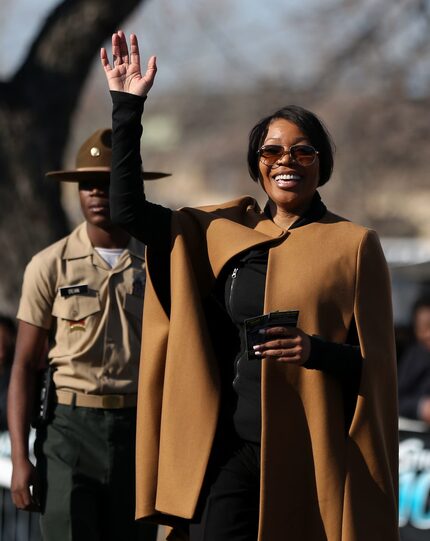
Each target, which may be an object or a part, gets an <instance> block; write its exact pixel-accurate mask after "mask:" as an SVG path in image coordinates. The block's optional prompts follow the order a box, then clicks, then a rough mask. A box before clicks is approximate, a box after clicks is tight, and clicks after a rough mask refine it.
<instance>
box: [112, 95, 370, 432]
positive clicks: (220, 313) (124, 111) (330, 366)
mask: <svg viewBox="0 0 430 541" xmlns="http://www.w3.org/2000/svg"><path fill="white" fill-rule="evenodd" d="M111 95H112V100H113V124H112V174H111V185H110V208H111V215H112V220H113V221H114V222H115V223H118V224H119V225H121V226H122V227H123V228H125V229H126V230H127V231H128V232H129V233H130V234H131V235H133V236H135V237H136V238H138V239H139V240H141V241H142V242H144V243H145V244H146V245H147V246H148V247H149V249H151V250H156V251H157V252H158V253H161V254H164V255H167V254H168V253H169V251H170V244H171V232H170V226H171V210H170V209H168V208H165V207H163V206H160V205H155V204H153V203H150V202H149V201H147V200H146V198H145V194H144V191H143V182H142V177H141V157H140V136H141V133H142V127H141V115H142V112H143V104H144V101H145V100H144V99H142V98H140V97H139V96H134V95H131V94H127V93H122V92H111ZM325 211H326V208H325V206H324V204H323V203H322V202H321V200H320V197H319V194H318V193H317V194H315V197H314V200H313V202H312V205H311V207H310V209H309V210H308V212H307V213H306V214H305V215H304V216H302V217H301V218H299V219H298V220H297V221H296V222H295V223H294V224H293V225H292V226H291V228H296V227H301V226H303V225H305V224H308V223H311V222H313V221H317V220H319V219H320V218H321V217H322V216H323V215H324V213H325ZM265 212H266V213H267V212H268V208H267V207H266V209H265ZM155 224H156V225H155ZM267 261H268V248H266V249H258V250H249V251H248V252H246V253H242V254H240V255H239V256H237V257H235V258H233V260H231V261H230V262H229V263H228V264H227V265H226V267H225V268H224V269H223V271H222V272H221V273H220V275H219V277H218V280H217V284H216V287H215V290H214V294H213V296H212V299H211V300H209V302H207V303H206V304H207V306H206V314H207V318H208V324H209V327H210V331H211V329H212V331H213V332H212V333H211V334H212V336H213V343H214V349H215V352H216V353H217V356H218V359H219V361H220V369H221V376H222V381H223V393H224V400H223V404H222V413H223V412H224V413H227V416H228V417H231V415H232V416H233V421H234V426H235V430H236V432H237V433H238V434H239V436H240V437H242V438H243V439H246V440H249V441H257V442H258V441H260V432H261V397H260V394H261V362H262V361H261V360H253V361H251V360H248V359H247V358H246V350H245V341H244V333H243V328H244V326H243V322H244V320H245V319H247V318H249V317H253V316H257V315H260V314H262V313H263V307H264V291H265V281H266V273H267ZM167 268H168V266H167V265H166V266H164V268H160V271H161V272H168V271H167V270H166V269H167ZM227 320H228V321H227ZM211 322H212V323H213V325H211ZM221 322H222V324H221ZM231 323H233V324H234V325H235V328H236V331H233V332H232V331H231ZM229 327H230V328H229ZM221 328H222V329H223V331H222V332H223V333H224V336H228V339H227V338H226V339H225V341H222V342H223V346H224V347H220V341H219V334H220V332H221V331H220V329H221ZM349 335H350V336H349V338H348V343H347V344H335V343H332V342H327V341H325V340H323V339H322V338H320V337H311V354H310V357H309V359H308V361H307V362H306V363H305V365H304V367H305V368H307V369H318V370H324V371H326V372H327V373H330V374H332V375H333V376H334V377H338V378H341V379H342V382H343V383H344V386H345V408H346V410H351V408H353V407H354V404H355V395H356V392H357V386H358V381H359V378H360V371H361V355H360V350H359V347H358V339H357V334H356V329H355V323H354V322H353V323H352V325H351V329H350V333H349ZM226 344H228V347H225V345H226ZM226 356H227V359H226V358H225V357H226ZM233 361H234V362H233ZM232 381H233V386H232V385H231V382H232ZM232 391H233V392H232ZM351 415H352V413H351V412H349V413H348V411H347V415H346V417H347V418H350V416H351Z"/></svg>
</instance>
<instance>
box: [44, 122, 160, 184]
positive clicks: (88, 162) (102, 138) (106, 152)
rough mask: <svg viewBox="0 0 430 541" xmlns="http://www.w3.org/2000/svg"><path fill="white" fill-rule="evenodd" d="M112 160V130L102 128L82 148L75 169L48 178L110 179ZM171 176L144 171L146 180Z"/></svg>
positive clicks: (53, 172) (66, 180)
mask: <svg viewBox="0 0 430 541" xmlns="http://www.w3.org/2000/svg"><path fill="white" fill-rule="evenodd" d="M111 159H112V130H111V129H110V128H102V129H99V130H97V131H96V132H94V133H93V134H92V135H91V136H90V137H89V138H88V139H87V140H86V141H85V142H84V143H83V144H82V146H81V147H80V149H79V150H78V154H77V156H76V163H75V169H69V170H64V171H50V172H49V173H46V176H47V177H48V178H52V179H54V180H61V181H65V182H80V181H87V180H93V181H94V180H95V181H106V182H108V181H109V179H110V171H111ZM168 176H170V173H162V172H160V171H142V178H143V179H144V180H156V179H158V178H164V177H168Z"/></svg>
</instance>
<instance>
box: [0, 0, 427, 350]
mask: <svg viewBox="0 0 430 541" xmlns="http://www.w3.org/2000/svg"><path fill="white" fill-rule="evenodd" d="M118 28H122V29H124V30H125V31H126V33H127V34H128V33H130V32H135V33H136V34H137V35H138V37H139V39H140V43H141V55H142V58H143V59H144V62H146V59H147V57H148V56H149V55H151V54H156V55H157V57H158V65H159V71H158V74H157V78H156V82H155V85H154V87H153V89H152V90H151V92H150V95H149V98H148V100H147V102H146V106H145V125H144V136H143V139H142V155H143V159H144V166H145V169H147V170H163V171H166V172H170V173H172V176H171V177H169V178H167V179H164V180H159V181H156V182H151V183H150V182H148V183H147V186H146V191H147V194H148V197H149V198H150V199H152V200H154V201H157V202H160V203H162V204H165V205H168V206H171V207H178V206H182V205H198V204H204V203H214V202H220V201H223V200H227V199H231V198H234V197H236V196H238V195H242V194H250V195H253V196H255V197H256V198H257V199H258V200H259V202H260V203H261V204H264V197H263V195H264V194H263V193H262V191H261V190H260V189H259V188H258V187H257V186H256V185H255V184H254V183H253V182H252V181H251V180H250V179H249V176H248V173H247V167H246V150H247V138H248V133H249V130H250V129H251V127H252V126H253V125H254V124H255V122H256V121H257V120H259V119H260V118H261V117H262V116H265V115H266V114H269V113H271V112H272V111H274V110H276V109H277V108H279V107H281V106H283V105H286V104H288V103H296V104H299V105H302V106H305V107H307V108H309V109H311V110H312V111H314V112H316V113H317V114H318V115H319V116H320V117H321V118H322V119H323V120H324V122H325V123H326V125H327V126H328V128H329V131H330V132H331V133H332V135H333V138H334V140H335V143H336V146H337V153H336V161H335V171H334V175H333V178H332V179H331V181H330V182H329V184H328V185H327V186H325V187H323V189H322V190H321V195H322V197H323V199H324V201H325V203H326V204H327V206H328V207H329V208H330V209H331V210H332V211H334V212H336V213H339V214H341V215H343V216H346V217H347V218H350V219H351V220H353V221H357V222H359V223H362V224H364V225H366V226H368V227H372V228H374V229H376V231H377V232H378V233H379V235H380V237H381V239H382V243H383V248H384V251H385V254H386V256H387V259H388V262H389V265H390V269H391V273H392V279H393V300H394V309H395V318H396V327H397V338H398V349H399V354H400V353H401V351H402V350H403V348H404V347H405V345H406V344H407V343H408V340H409V339H410V324H409V323H410V309H411V305H412V302H413V301H414V300H415V298H416V297H417V296H418V295H419V294H421V293H422V292H425V291H428V290H429V284H430V212H429V209H430V183H429V166H428V162H429V158H430V122H429V118H430V115H429V113H430V39H429V36H430V0H402V1H400V2H393V1H392V0H290V1H289V2H285V1H283V0H265V1H264V2H259V1H257V0H246V1H245V0H217V1H216V2H214V1H213V0H199V1H197V0H176V1H172V0H121V2H118V1H114V0H65V1H63V2H59V1H58V0H2V1H1V4H0V29H1V31H0V77H1V81H2V82H1V83H0V223H1V227H0V253H1V256H2V257H1V261H2V265H1V269H2V270H1V280H0V302H1V304H0V307H1V308H0V311H1V312H2V313H5V314H8V315H11V316H14V315H15V313H16V308H17V302H18V300H19V295H20V287H21V281H22V273H23V270H24V267H25V265H26V263H27V262H28V260H29V259H30V258H31V256H32V255H33V254H34V253H35V252H37V251H39V250H40V249H42V248H43V247H45V246H47V245H48V244H50V243H51V242H53V241H55V240H57V239H58V238H60V237H62V236H64V235H65V234H67V233H68V232H69V231H70V229H71V228H72V227H73V226H74V225H75V224H77V223H78V222H79V221H81V215H80V210H79V205H78V198H77V193H76V186H73V185H65V186H59V185H58V184H56V183H55V182H54V181H52V180H51V181H47V180H45V178H44V174H45V172H47V171H52V170H57V169H63V168H73V167H74V158H75V155H76V152H77V150H78V148H79V147H80V145H81V143H82V142H83V141H84V140H85V139H86V138H87V137H88V136H89V135H90V134H91V133H92V132H93V131H95V130H96V129H97V128H101V127H105V126H106V127H107V126H110V110H111V106H110V97H109V94H108V91H107V87H106V83H105V80H104V74H103V71H102V69H101V67H100V65H99V60H98V57H99V49H100V47H101V46H103V45H104V46H107V47H109V44H110V35H111V34H112V32H113V31H114V30H116V29H118Z"/></svg>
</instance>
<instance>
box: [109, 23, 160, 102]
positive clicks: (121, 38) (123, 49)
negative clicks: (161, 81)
mask: <svg viewBox="0 0 430 541" xmlns="http://www.w3.org/2000/svg"><path fill="white" fill-rule="evenodd" d="M100 59H101V63H102V66H103V69H104V71H105V74H106V78H107V81H108V85H109V89H110V90H116V91H119V92H129V93H130V94H136V95H138V96H146V95H147V94H148V92H149V90H150V89H151V87H152V85H153V83H154V79H155V74H156V72H157V64H156V58H155V56H151V57H150V58H149V60H148V66H147V69H146V72H145V74H144V75H142V72H141V69H140V55H139V43H138V41H137V37H136V36H135V35H134V34H131V36H130V52H129V50H128V46H127V40H126V38H125V35H124V32H122V31H121V30H119V31H118V32H116V33H115V34H113V35H112V61H113V65H112V66H111V64H110V63H109V59H108V55H107V52H106V49H104V48H103V49H101V51H100Z"/></svg>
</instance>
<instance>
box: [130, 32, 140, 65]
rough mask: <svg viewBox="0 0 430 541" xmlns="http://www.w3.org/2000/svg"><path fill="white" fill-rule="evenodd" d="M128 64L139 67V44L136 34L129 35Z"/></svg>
mask: <svg viewBox="0 0 430 541" xmlns="http://www.w3.org/2000/svg"><path fill="white" fill-rule="evenodd" d="M130 62H131V63H132V64H137V65H138V66H139V67H140V52H139V42H138V40H137V37H136V34H130Z"/></svg>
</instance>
